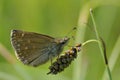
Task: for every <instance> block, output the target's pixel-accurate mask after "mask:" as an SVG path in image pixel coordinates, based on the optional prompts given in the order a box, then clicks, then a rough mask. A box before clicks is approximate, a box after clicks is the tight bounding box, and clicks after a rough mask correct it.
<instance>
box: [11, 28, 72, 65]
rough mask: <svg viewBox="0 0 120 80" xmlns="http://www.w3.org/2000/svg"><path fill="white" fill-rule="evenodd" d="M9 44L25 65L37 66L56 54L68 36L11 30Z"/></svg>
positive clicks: (60, 50)
mask: <svg viewBox="0 0 120 80" xmlns="http://www.w3.org/2000/svg"><path fill="white" fill-rule="evenodd" d="M10 39H11V44H12V46H13V48H14V50H15V55H16V57H17V58H18V59H19V60H20V61H21V62H22V63H23V64H25V65H29V66H34V67H36V66H39V65H42V64H44V63H46V62H47V61H48V60H52V58H54V57H56V56H58V55H59V54H60V53H61V52H62V50H63V48H64V46H65V45H66V44H67V43H68V42H69V40H70V38H68V37H64V38H61V39H57V38H53V37H51V36H48V35H44V34H39V33H35V32H27V31H22V30H11V37H10Z"/></svg>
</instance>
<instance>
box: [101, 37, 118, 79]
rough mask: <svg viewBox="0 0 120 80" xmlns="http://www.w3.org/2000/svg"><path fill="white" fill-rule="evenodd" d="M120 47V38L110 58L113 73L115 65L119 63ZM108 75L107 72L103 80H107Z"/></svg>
mask: <svg viewBox="0 0 120 80" xmlns="http://www.w3.org/2000/svg"><path fill="white" fill-rule="evenodd" d="M119 46H120V36H119V37H118V39H117V41H116V44H115V46H114V49H113V50H112V53H111V56H110V58H109V67H110V70H111V71H112V70H113V68H114V66H115V63H116V62H117V59H118V58H119V55H120V47H119ZM106 75H107V73H106V70H105V71H104V74H103V77H102V80H106V78H107V77H106Z"/></svg>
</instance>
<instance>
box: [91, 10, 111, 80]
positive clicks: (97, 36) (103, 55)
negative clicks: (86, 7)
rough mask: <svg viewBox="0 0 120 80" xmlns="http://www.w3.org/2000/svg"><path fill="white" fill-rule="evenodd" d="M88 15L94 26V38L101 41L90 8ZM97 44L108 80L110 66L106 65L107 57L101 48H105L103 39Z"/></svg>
mask: <svg viewBox="0 0 120 80" xmlns="http://www.w3.org/2000/svg"><path fill="white" fill-rule="evenodd" d="M90 15H91V18H92V21H93V26H94V30H95V34H96V38H97V39H98V40H99V41H101V38H100V36H99V34H98V31H97V26H96V23H95V20H94V17H93V14H92V9H90ZM98 46H99V49H100V52H101V55H102V57H103V60H104V62H105V66H106V69H107V72H108V76H109V80H112V76H111V72H110V68H109V66H108V61H107V57H106V51H104V50H103V49H104V48H105V47H104V41H103V42H99V43H98Z"/></svg>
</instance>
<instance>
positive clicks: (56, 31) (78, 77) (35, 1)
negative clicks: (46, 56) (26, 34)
mask: <svg viewBox="0 0 120 80" xmlns="http://www.w3.org/2000/svg"><path fill="white" fill-rule="evenodd" d="M90 8H93V15H94V18H95V21H96V24H97V29H98V32H99V34H100V35H101V36H102V38H103V39H104V41H105V43H106V47H107V57H108V59H110V62H109V63H110V69H111V73H112V77H113V80H120V76H119V75H120V55H119V54H120V0H106V1H105V0H20V1H19V0H0V80H109V79H107V78H105V77H104V71H105V64H104V61H103V59H102V56H101V53H100V50H99V48H98V45H97V44H96V43H90V44H88V45H86V46H85V47H83V50H84V51H83V53H82V52H81V53H80V54H79V56H78V58H77V59H76V60H75V61H73V63H72V64H71V65H70V66H69V67H68V68H66V69H65V70H64V71H63V72H61V73H60V74H58V75H46V73H47V72H48V71H49V69H48V67H49V65H50V62H48V63H46V64H44V65H41V66H39V67H37V68H33V67H29V66H26V65H23V64H22V63H21V62H19V61H18V60H17V59H16V57H15V55H14V50H13V48H12V46H11V43H10V31H11V30H12V29H20V30H25V31H32V32H38V33H42V34H47V35H50V36H53V37H64V36H65V35H66V34H67V33H68V32H69V31H70V30H71V29H72V28H73V27H75V26H79V27H82V26H81V24H89V26H90V27H92V28H93V25H92V21H91V16H90V13H89V9H90ZM84 30H85V31H83V30H82V29H81V30H79V29H78V30H77V31H78V32H77V35H78V36H77V38H76V40H75V41H76V43H78V42H84V41H86V40H88V39H95V38H96V37H95V33H94V32H93V31H92V30H91V29H89V28H85V29H84ZM79 38H82V39H84V40H79ZM72 45H74V42H73V43H72ZM104 78H105V79H104Z"/></svg>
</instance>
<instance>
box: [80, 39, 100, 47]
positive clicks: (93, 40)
mask: <svg viewBox="0 0 120 80" xmlns="http://www.w3.org/2000/svg"><path fill="white" fill-rule="evenodd" d="M90 42H99V41H98V40H95V39H90V40H87V41H85V42H84V43H82V46H85V45H86V44H88V43H90Z"/></svg>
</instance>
